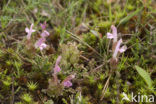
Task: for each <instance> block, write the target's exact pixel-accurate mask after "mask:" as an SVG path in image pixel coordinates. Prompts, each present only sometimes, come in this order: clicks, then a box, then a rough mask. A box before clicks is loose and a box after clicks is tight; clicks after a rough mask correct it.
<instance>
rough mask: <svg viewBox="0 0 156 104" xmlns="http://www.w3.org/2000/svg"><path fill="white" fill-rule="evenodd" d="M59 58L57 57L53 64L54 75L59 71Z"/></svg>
mask: <svg viewBox="0 0 156 104" xmlns="http://www.w3.org/2000/svg"><path fill="white" fill-rule="evenodd" d="M61 58H62V57H61V56H59V57H58V58H57V60H56V63H55V67H54V74H57V73H58V72H60V71H61V68H60V67H59V63H60V61H61Z"/></svg>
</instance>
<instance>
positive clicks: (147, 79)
mask: <svg viewBox="0 0 156 104" xmlns="http://www.w3.org/2000/svg"><path fill="white" fill-rule="evenodd" d="M135 68H136V70H137V71H138V73H139V75H140V76H141V77H142V78H143V79H144V80H145V82H146V83H147V85H148V87H149V88H152V80H151V78H150V75H149V73H147V72H146V71H145V70H144V69H142V68H141V67H139V66H137V65H136V66H135Z"/></svg>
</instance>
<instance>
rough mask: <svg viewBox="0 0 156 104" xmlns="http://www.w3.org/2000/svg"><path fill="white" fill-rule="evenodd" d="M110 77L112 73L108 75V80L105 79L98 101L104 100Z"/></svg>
mask: <svg viewBox="0 0 156 104" xmlns="http://www.w3.org/2000/svg"><path fill="white" fill-rule="evenodd" d="M111 76H112V73H110V75H109V77H108V79H107V81H106V83H105V85H104V87H103V90H102V96H101V99H100V100H102V99H103V98H104V95H105V92H106V90H107V88H108V85H109V80H110V78H111Z"/></svg>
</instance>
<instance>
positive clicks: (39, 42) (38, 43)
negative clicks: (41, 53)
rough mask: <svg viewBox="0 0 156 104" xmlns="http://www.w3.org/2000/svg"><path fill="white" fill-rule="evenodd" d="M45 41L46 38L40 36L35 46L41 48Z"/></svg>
mask: <svg viewBox="0 0 156 104" xmlns="http://www.w3.org/2000/svg"><path fill="white" fill-rule="evenodd" d="M44 42H45V39H44V38H40V39H39V40H38V41H37V42H36V43H35V48H39V47H40V46H41V45H42V44H43V43H44Z"/></svg>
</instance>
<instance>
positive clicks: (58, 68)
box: [54, 65, 61, 74]
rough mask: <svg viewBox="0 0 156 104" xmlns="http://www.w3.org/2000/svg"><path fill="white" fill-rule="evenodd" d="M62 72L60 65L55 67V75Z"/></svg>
mask: <svg viewBox="0 0 156 104" xmlns="http://www.w3.org/2000/svg"><path fill="white" fill-rule="evenodd" d="M60 71H61V68H60V67H59V65H55V68H54V73H55V74H57V73H58V72H60Z"/></svg>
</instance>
